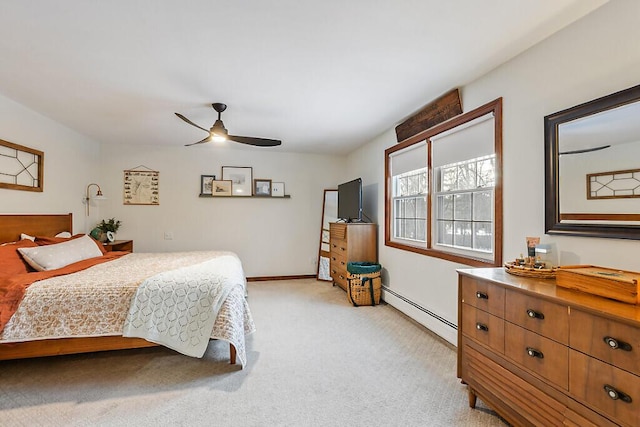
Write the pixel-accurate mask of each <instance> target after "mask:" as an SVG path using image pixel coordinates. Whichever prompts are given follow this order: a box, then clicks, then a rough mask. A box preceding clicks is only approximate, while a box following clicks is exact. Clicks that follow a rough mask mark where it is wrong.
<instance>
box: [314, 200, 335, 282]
mask: <svg viewBox="0 0 640 427" xmlns="http://www.w3.org/2000/svg"><path fill="white" fill-rule="evenodd" d="M337 220H338V190H324V196H323V199H322V224H321V225H320V249H319V250H318V272H317V277H318V280H325V281H328V282H330V281H332V280H333V279H332V278H331V272H330V271H329V260H330V258H329V257H330V256H331V252H330V251H331V250H330V247H329V224H330V223H332V222H336V221H337Z"/></svg>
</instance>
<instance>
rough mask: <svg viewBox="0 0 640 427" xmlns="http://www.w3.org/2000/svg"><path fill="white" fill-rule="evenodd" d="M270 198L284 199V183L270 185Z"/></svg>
mask: <svg viewBox="0 0 640 427" xmlns="http://www.w3.org/2000/svg"><path fill="white" fill-rule="evenodd" d="M271 196H272V197H284V182H274V183H273V184H271Z"/></svg>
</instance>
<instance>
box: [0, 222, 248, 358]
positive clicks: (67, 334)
mask: <svg viewBox="0 0 640 427" xmlns="http://www.w3.org/2000/svg"><path fill="white" fill-rule="evenodd" d="M64 231H68V232H71V231H72V215H71V214H63V215H39V214H38V215H0V244H3V243H7V242H16V241H20V237H21V235H22V234H23V233H24V234H27V235H31V236H50V237H51V236H55V235H57V234H58V233H60V232H64ZM82 239H88V238H87V237H86V236H84V237H83V238H82ZM80 240H81V239H78V241H80ZM57 246H60V245H57ZM51 247H53V246H51ZM108 257H110V258H109V259H106V258H108ZM100 258H102V257H100ZM104 258H105V259H104V260H102V259H99V260H97V258H94V260H97V261H96V262H98V263H97V264H96V265H92V266H91V267H89V268H86V269H82V270H79V268H80V267H78V268H76V269H74V271H75V270H79V271H75V272H71V273H69V274H64V275H52V277H49V276H50V275H49V274H47V272H43V273H38V272H36V273H29V274H26V275H25V274H20V275H15V277H18V276H20V277H22V276H30V275H33V277H37V278H40V277H42V276H39V275H42V274H45V276H46V278H44V279H41V280H40V279H39V280H36V281H35V282H34V283H32V284H31V285H30V286H28V287H27V288H26V291H24V296H23V297H22V300H21V302H20V304H19V305H18V306H17V308H15V309H14V310H15V312H13V313H12V315H11V317H10V318H9V320H8V321H6V323H5V324H4V325H3V329H2V332H0V360H7V359H19V358H30V357H41V356H52V355H62V354H75V353H84V352H95V351H105V350H119V349H132V348H141V347H151V346H156V345H158V343H160V344H162V345H165V346H167V347H169V348H172V349H174V350H177V351H180V352H182V353H184V354H188V355H191V356H194V357H201V355H200V356H198V354H199V352H200V350H198V349H202V348H203V346H204V349H206V345H207V344H208V342H209V340H210V339H220V340H224V341H227V342H229V351H230V355H229V359H230V362H231V363H232V364H235V363H236V362H237V361H239V362H240V364H241V365H243V366H244V364H245V363H246V353H245V341H244V338H245V336H246V335H248V334H250V333H252V332H253V331H254V330H255V326H254V324H253V320H252V317H251V313H250V310H249V306H248V304H247V301H246V298H245V293H246V290H245V284H246V282H245V278H244V273H243V271H242V265H241V263H240V260H239V259H237V256H236V255H235V254H233V253H230V252H220V251H215V252H214V251H197V252H180V253H173V254H171V253H157V254H143V253H130V254H129V253H113V252H109V253H107V254H106V255H104ZM0 261H2V260H0ZM88 261H92V260H88ZM82 262H84V261H82ZM82 262H80V263H77V264H78V265H80V264H82ZM74 265H75V264H73V265H71V266H70V267H73V266H74ZM7 271H8V270H7ZM60 271H63V270H60ZM65 271H66V270H65ZM1 273H2V272H0V274H1ZM6 275H7V273H6V272H5V276H6ZM210 282H219V283H220V286H215V287H212V286H209V284H210ZM167 284H170V285H171V286H169V285H167ZM214 288H215V291H214V290H212V289H214ZM185 289H186V291H185ZM0 291H2V289H0ZM185 292H187V293H188V297H187V298H182V299H180V300H179V302H180V306H181V307H180V309H181V310H182V311H183V312H185V313H192V314H191V317H192V319H191V320H190V321H191V322H192V323H190V324H189V325H188V326H184V325H183V326H182V328H183V329H180V327H181V326H180V325H181V324H182V321H183V320H184V319H182V318H180V319H177V320H176V319H174V318H175V317H176V316H175V313H176V312H177V313H180V312H179V311H177V310H176V311H167V307H169V309H171V305H172V304H174V303H173V302H172V301H177V299H176V298H177V296H176V295H179V294H180V295H183V294H184V293H185ZM150 301H151V302H150ZM145 304H147V305H145ZM148 304H156V306H151V307H152V308H151V309H150V308H149V305H148ZM185 304H191V305H189V306H185V307H182V306H183V305H185ZM174 305H177V304H174ZM194 310H200V311H199V312H195V311H194ZM167 313H170V315H169V314H167ZM193 313H197V314H193ZM214 313H215V315H214ZM179 315H180V314H179ZM187 315H188V314H187ZM163 322H164V323H166V324H164V323H163ZM170 322H174V323H170ZM151 324H153V325H152V326H149V325H151ZM194 325H195V326H199V327H200V329H197V328H196V327H195V326H194ZM207 328H209V329H207ZM187 329H190V330H193V331H196V332H195V335H194V333H192V332H189V331H187ZM198 331H199V332H198ZM203 331H204V332H203ZM169 332H171V333H169ZM187 332H189V334H190V335H186V334H187ZM198 333H199V334H200V335H198ZM205 333H206V335H203V334H205ZM139 337H144V338H146V339H143V338H139ZM172 340H173V341H172ZM190 352H191V353H193V354H190ZM201 352H202V353H204V350H202V351H201Z"/></svg>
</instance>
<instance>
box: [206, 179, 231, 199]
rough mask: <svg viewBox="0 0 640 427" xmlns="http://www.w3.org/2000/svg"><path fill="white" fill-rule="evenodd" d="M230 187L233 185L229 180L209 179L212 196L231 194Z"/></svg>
mask: <svg viewBox="0 0 640 427" xmlns="http://www.w3.org/2000/svg"><path fill="white" fill-rule="evenodd" d="M232 188H233V185H232V182H231V180H226V181H225V180H217V181H211V190H212V193H211V195H212V196H213V197H219V196H231V195H232V191H231V189H232Z"/></svg>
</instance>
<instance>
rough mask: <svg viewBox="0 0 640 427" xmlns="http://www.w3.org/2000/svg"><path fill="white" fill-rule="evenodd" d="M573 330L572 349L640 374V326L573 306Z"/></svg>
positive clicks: (571, 337) (571, 336)
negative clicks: (576, 308) (636, 326)
mask: <svg viewBox="0 0 640 427" xmlns="http://www.w3.org/2000/svg"><path fill="white" fill-rule="evenodd" d="M570 331H571V334H570V341H569V345H570V346H571V348H575V349H576V350H580V351H581V352H583V353H586V354H589V355H591V356H593V357H595V358H597V359H600V360H603V361H605V362H607V363H610V364H612V365H615V366H617V367H619V368H622V369H624V370H627V371H630V372H632V373H634V374H636V375H640V329H639V328H635V327H633V326H629V325H626V324H623V323H619V322H616V321H615V320H611V319H605V318H602V317H600V316H595V315H593V314H589V313H585V312H584V311H580V310H575V309H572V310H571V330H570ZM638 397H639V398H640V396H638Z"/></svg>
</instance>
